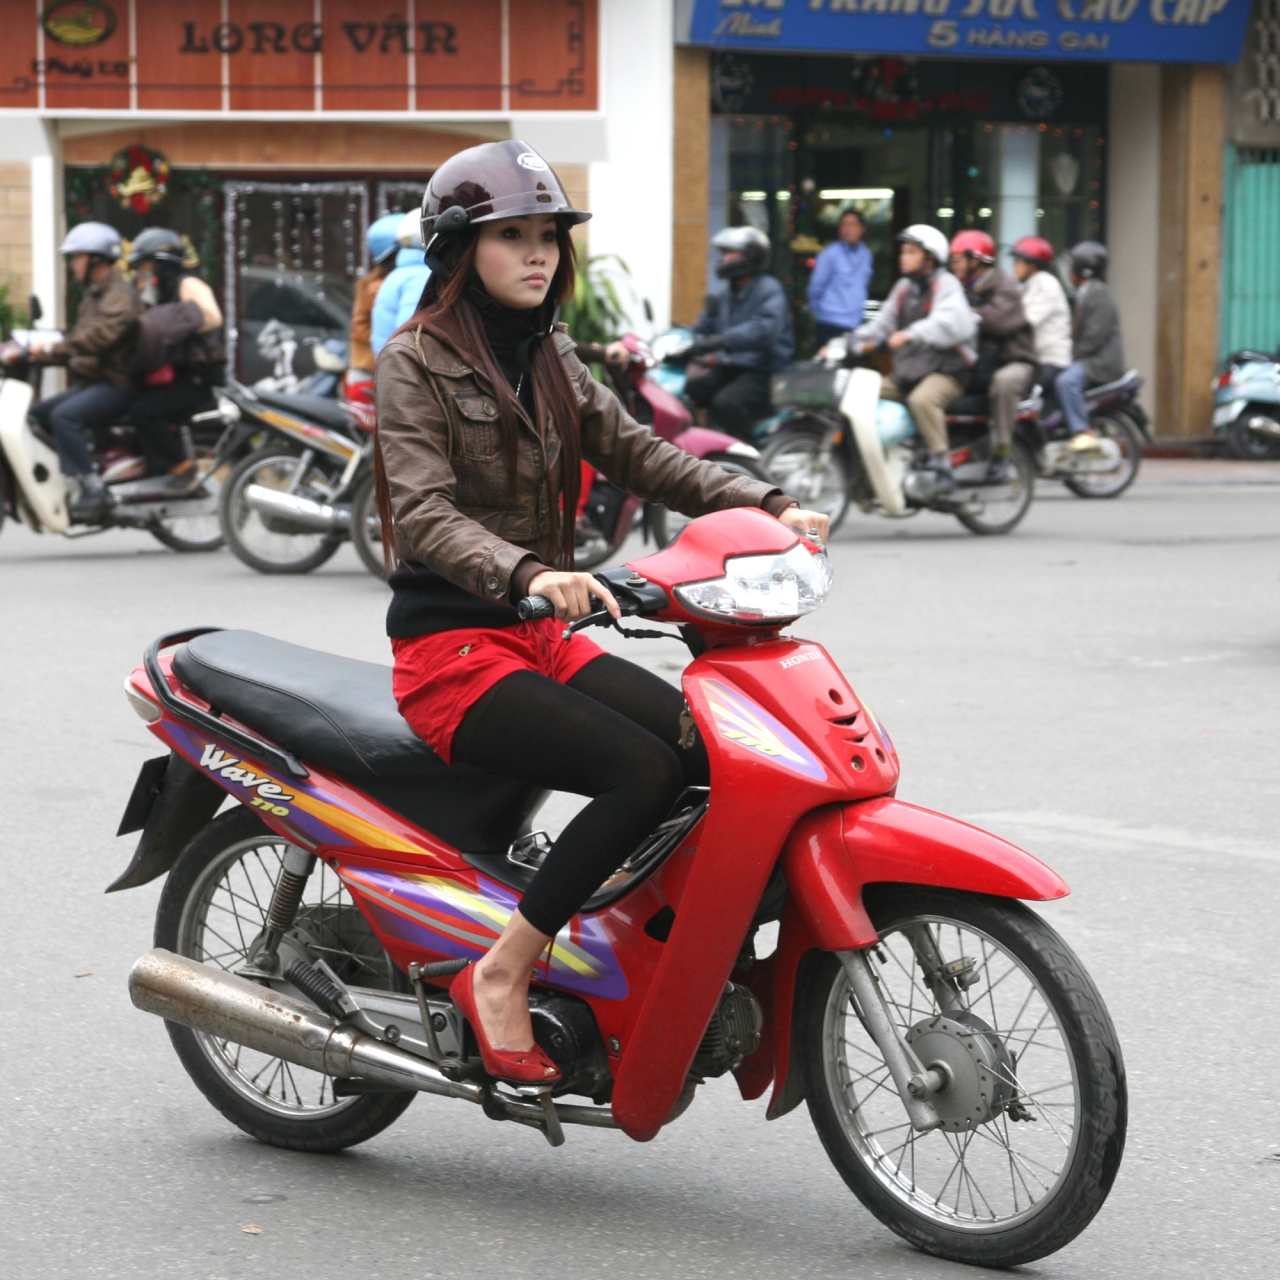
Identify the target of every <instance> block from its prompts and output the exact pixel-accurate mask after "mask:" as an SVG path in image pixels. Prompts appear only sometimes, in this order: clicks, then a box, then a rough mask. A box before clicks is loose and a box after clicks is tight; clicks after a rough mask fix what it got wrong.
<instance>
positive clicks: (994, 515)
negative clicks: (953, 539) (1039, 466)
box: [956, 440, 1036, 537]
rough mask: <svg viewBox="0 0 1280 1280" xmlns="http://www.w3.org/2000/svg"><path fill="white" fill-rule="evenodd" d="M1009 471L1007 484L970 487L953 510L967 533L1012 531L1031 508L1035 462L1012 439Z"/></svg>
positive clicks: (1022, 445)
mask: <svg viewBox="0 0 1280 1280" xmlns="http://www.w3.org/2000/svg"><path fill="white" fill-rule="evenodd" d="M1009 473H1010V474H1009V482H1008V483H1007V484H1003V485H993V486H991V487H990V488H985V487H984V488H979V489H976V490H974V496H973V497H972V498H971V499H970V500H969V501H968V502H966V503H965V505H964V506H962V507H960V508H959V509H958V510H957V511H956V519H957V520H959V521H960V523H961V524H962V525H964V527H965V528H966V529H968V530H969V531H970V532H971V533H980V534H983V535H985V536H988V537H993V536H995V535H998V534H1002V533H1012V532H1013V530H1014V529H1016V528H1017V527H1018V525H1019V524H1021V523H1022V517H1023V516H1025V515H1026V514H1027V512H1028V511H1029V510H1030V509H1031V499H1032V497H1034V495H1035V488H1036V464H1035V460H1034V459H1033V458H1032V456H1031V451H1030V450H1029V449H1028V448H1027V446H1026V445H1025V444H1023V443H1022V441H1021V440H1015V441H1014V442H1013V453H1012V454H1011V455H1010V458H1009Z"/></svg>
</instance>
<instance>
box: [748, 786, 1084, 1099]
mask: <svg viewBox="0 0 1280 1280" xmlns="http://www.w3.org/2000/svg"><path fill="white" fill-rule="evenodd" d="M782 869H783V874H784V875H785V876H786V879H787V895H788V899H787V910H786V912H785V913H784V915H783V919H782V927H781V930H780V932H779V936H778V949H777V951H776V953H775V955H774V956H773V957H772V959H773V974H772V979H773V990H772V993H771V994H772V998H771V1000H770V1014H771V1017H770V1019H769V1021H770V1023H771V1025H770V1026H767V1027H766V1029H765V1034H766V1036H767V1037H768V1039H769V1042H770V1043H769V1056H770V1058H771V1065H772V1069H773V1076H774V1091H773V1097H772V1099H771V1100H770V1103H769V1112H768V1114H769V1118H770V1119H771V1120H772V1119H776V1118H777V1117H778V1116H781V1115H785V1114H786V1112H787V1111H789V1110H791V1108H792V1107H794V1106H796V1105H797V1104H798V1103H799V1101H800V1100H801V1098H802V1097H803V1088H802V1087H801V1086H800V1084H799V1080H798V1078H796V1079H793V1078H791V1077H792V1074H793V1073H792V1072H791V1065H792V1062H791V1059H792V1052H791V1050H792V1044H793V1036H792V1024H793V1021H794V1019H793V1017H792V1013H793V1010H794V1005H795V991H796V983H797V977H798V975H799V972H800V967H801V965H802V963H803V960H804V956H805V955H806V954H807V952H809V951H811V950H814V949H817V950H821V951H852V950H855V949H857V948H859V947H867V946H870V945H871V944H872V943H874V942H875V941H876V940H877V938H878V937H879V935H878V934H877V932H876V928H875V925H874V924H872V922H871V918H870V916H869V915H868V914H867V911H866V907H865V906H864V905H863V900H862V894H863V889H864V888H865V887H866V886H867V885H869V884H886V883H887V884H919V885H930V886H934V887H937V888H945V889H960V890H963V891H965V892H969V893H985V894H991V895H993V896H996V897H1002V898H1022V899H1028V900H1031V901H1041V902H1043V901H1048V900H1050V899H1054V898H1062V897H1065V896H1066V895H1067V894H1068V893H1069V892H1070V889H1069V888H1068V886H1067V884H1066V882H1065V881H1064V880H1063V879H1062V877H1061V876H1059V875H1058V874H1057V873H1056V872H1055V871H1053V870H1052V869H1051V868H1049V867H1047V866H1046V865H1045V864H1044V863H1043V862H1041V861H1040V859H1039V858H1036V857H1034V856H1033V855H1032V854H1029V853H1027V852H1026V851H1025V850H1023V849H1019V848H1018V846H1017V845H1015V844H1011V843H1010V842H1009V841H1008V840H1003V839H1001V838H1000V837H999V836H996V835H992V834H991V833H990V832H987V831H983V830H981V829H980V828H978V827H974V826H970V825H969V823H967V822H961V821H960V820H959V819H958V818H949V817H947V816H946V815H945V814H941V813H935V812H933V811H932V810H931V809H922V808H920V807H919V806H917V805H913V804H907V803H906V802H905V801H903V800H897V799H893V798H891V797H888V796H882V797H878V798H876V799H874V800H863V801H859V802H857V803H855V804H847V805H827V806H825V807H824V808H822V809H817V810H814V811H813V812H812V813H810V814H808V815H807V816H806V817H805V818H804V819H802V820H801V821H800V822H799V823H797V825H796V827H795V830H794V831H793V832H792V834H791V837H790V839H789V840H788V841H787V845H786V848H785V849H784V851H783V855H782Z"/></svg>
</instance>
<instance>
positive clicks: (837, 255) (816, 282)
mask: <svg viewBox="0 0 1280 1280" xmlns="http://www.w3.org/2000/svg"><path fill="white" fill-rule="evenodd" d="M866 230H867V224H866V223H865V222H864V221H863V220H862V214H860V213H859V212H858V211H857V209H846V210H845V211H844V212H843V213H842V214H841V215H840V229H839V233H838V235H837V237H836V239H834V240H833V241H832V242H831V243H830V244H829V245H827V247H826V248H825V249H823V251H822V252H821V253H820V254H818V260H817V262H815V263H814V264H813V274H812V275H811V276H810V277H809V310H810V311H811V312H813V337H814V342H815V343H816V344H817V346H818V348H819V349H821V348H822V347H825V346H826V345H827V343H828V342H830V341H831V339H832V338H835V337H838V336H839V335H840V334H842V333H848V332H849V330H850V329H856V328H857V327H858V326H859V325H860V324H861V323H862V313H863V311H864V310H865V308H866V305H867V288H868V286H869V285H870V284H871V273H872V271H874V270H875V259H874V258H873V257H872V255H871V250H870V249H868V248H867V246H866V245H865V244H863V243H862V237H863V235H864V234H865V233H866Z"/></svg>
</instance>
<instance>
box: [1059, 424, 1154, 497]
mask: <svg viewBox="0 0 1280 1280" xmlns="http://www.w3.org/2000/svg"><path fill="white" fill-rule="evenodd" d="M1089 425H1090V426H1092V427H1093V429H1094V431H1095V432H1096V433H1097V434H1098V435H1100V436H1103V437H1104V438H1105V439H1108V440H1112V441H1114V442H1115V443H1116V445H1118V446H1119V449H1120V464H1119V466H1118V467H1117V468H1116V469H1115V471H1106V472H1099V473H1096V474H1095V473H1093V472H1088V471H1086V472H1083V473H1081V474H1080V475H1076V476H1069V477H1068V478H1067V479H1066V480H1064V481H1063V483H1064V484H1065V485H1066V486H1067V488H1068V489H1070V490H1071V492H1072V493H1074V494H1075V495H1076V497H1077V498H1118V497H1119V496H1120V495H1121V494H1122V493H1123V492H1124V491H1125V490H1126V489H1127V488H1128V487H1129V486H1130V485H1131V484H1132V483H1133V482H1134V481H1135V480H1136V479H1137V478H1138V468H1139V467H1140V466H1141V465H1142V436H1141V435H1140V434H1139V432H1138V428H1137V427H1135V426H1134V425H1133V423H1132V422H1131V421H1130V420H1129V419H1128V418H1127V417H1126V416H1125V415H1124V414H1122V413H1106V414H1099V415H1098V416H1097V417H1095V418H1093V419H1092V420H1091V422H1090V424H1089Z"/></svg>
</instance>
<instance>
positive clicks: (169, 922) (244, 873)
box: [155, 808, 415, 1151]
mask: <svg viewBox="0 0 1280 1280" xmlns="http://www.w3.org/2000/svg"><path fill="white" fill-rule="evenodd" d="M284 853H285V842H284V841H283V840H281V839H280V837H279V836H278V835H276V834H275V833H274V832H273V831H271V830H270V829H269V828H268V827H267V826H266V825H265V824H264V823H263V822H262V821H261V820H260V819H259V818H257V817H256V816H255V815H254V814H252V813H250V812H249V810H247V809H244V808H235V809H232V810H230V811H228V812H227V813H224V814H222V815H221V816H220V817H217V818H215V819H214V820H213V821H212V822H211V823H210V824H209V825H208V826H207V827H206V828H205V829H204V830H203V831H202V832H201V833H200V834H199V835H198V836H196V838H195V839H194V840H192V842H191V843H190V844H189V845H188V846H187V847H186V849H184V850H183V852H182V854H181V856H180V857H179V859H178V861H177V863H176V864H175V865H174V868H173V870H172V871H171V872H170V873H169V878H168V880H167V881H166V882H165V886H164V892H163V893H162V894H161V895H160V907H159V910H158V911H157V913H156V933H155V945H156V946H157V947H164V948H165V949H166V950H169V951H172V952H174V953H176V954H177V955H181V956H189V957H190V958H191V959H192V960H198V961H200V962H201V963H202V964H207V965H210V966H212V967H213V968H215V969H224V970H227V971H229V972H235V971H236V970H237V969H240V968H242V967H243V966H244V965H245V964H246V963H247V962H248V960H249V951H250V947H251V946H252V944H253V942H254V940H255V939H256V938H257V937H258V936H259V934H261V933H262V931H263V930H264V929H265V928H266V912H267V906H268V905H269V904H270V902H271V895H272V891H273V890H274V888H275V883H276V880H277V879H278V878H279V876H280V869H281V865H282V862H283V860H284ZM294 928H295V930H296V931H298V932H299V933H300V934H302V935H304V936H305V937H306V939H307V944H308V948H309V950H310V951H311V953H312V955H313V958H316V959H323V960H324V961H325V962H326V963H327V964H328V965H329V966H330V967H331V968H332V969H333V970H334V971H335V972H336V973H337V975H338V976H339V977H340V978H341V979H342V980H343V981H344V982H348V983H352V984H354V985H356V986H362V987H376V988H379V989H382V990H398V989H400V987H401V985H403V984H402V983H400V982H399V981H398V974H397V970H396V969H395V968H394V966H393V965H392V963H391V960H390V959H389V957H388V956H387V954H386V952H385V951H383V949H382V945H381V944H380V943H379V942H378V940H377V938H376V937H375V936H374V933H373V930H372V929H370V927H369V925H368V923H367V921H366V920H365V918H364V917H363V916H362V915H361V914H360V910H359V908H358V907H356V905H355V904H354V903H353V902H352V901H351V898H350V896H349V895H348V893H347V891H346V889H345V887H344V886H343V885H342V883H341V881H339V879H338V877H337V876H336V875H335V874H334V872H333V871H332V870H331V869H330V868H329V867H327V866H326V865H325V862H324V860H323V859H321V860H319V861H318V862H317V863H316V867H315V870H314V871H313V872H312V873H311V876H310V878H309V879H308V881H307V885H306V889H305V890H304V892H303V896H302V903H301V905H300V906H299V908H298V912H297V915H296V916H295V925H294ZM165 1026H166V1028H167V1029H168V1032H169V1039H170V1040H172V1041H173V1047H174V1049H175V1050H176V1051H177V1054H178V1057H179V1059H180V1060H181V1062H182V1065H183V1066H184V1067H185V1068H186V1071H187V1074H188V1075H189V1076H190V1077H191V1079H192V1080H193V1081H194V1082H195V1084H196V1087H197V1088H198V1089H199V1090H200V1092H201V1093H203V1094H204V1096H205V1097H206V1098H207V1099H208V1100H209V1101H210V1102H211V1103H212V1104H213V1105H214V1106H215V1107H216V1108H217V1109H218V1110H219V1111H220V1112H222V1114H223V1115H224V1116H226V1118H227V1119H228V1120H230V1121H231V1123H232V1124H234V1125H237V1126H238V1127H239V1128H241V1129H243V1130H244V1131H245V1133H248V1134H251V1135H252V1136H253V1137H255V1138H257V1139H258V1140H259V1141H260V1142H266V1143H269V1144H270V1145H271V1146H274V1147H288V1148H289V1149H291V1150H293V1151H341V1150H342V1149H343V1148H344V1147H350V1146H354V1145H355V1144H356V1143H358V1142H365V1141H367V1140H368V1139H369V1138H372V1137H373V1136H374V1135H375V1134H378V1133H381V1132H382V1130H383V1129H385V1128H386V1127H387V1126H388V1125H389V1124H391V1123H392V1122H393V1121H394V1120H396V1119H397V1118H398V1117H399V1116H400V1115H401V1114H402V1113H403V1111H404V1110H405V1108H406V1107H408V1105H409V1104H410V1103H411V1102H412V1101H413V1099H414V1096H415V1095H414V1094H413V1093H404V1092H397V1093H368V1094H357V1095H355V1096H353V1097H338V1096H337V1095H336V1094H335V1093H334V1087H333V1079H332V1077H330V1076H327V1075H324V1074H322V1073H321V1072H318V1071H311V1070H309V1069H308V1068H306V1067H300V1066H297V1065H296V1064H294V1063H290V1062H285V1061H284V1060H283V1059H281V1058H273V1057H271V1056H270V1054H266V1053H260V1052H258V1051H257V1050H256V1049H247V1048H245V1047H244V1046H243V1045H238V1044H233V1043H231V1042H230V1041H228V1040H221V1039H219V1038H218V1037H217V1036H213V1035H209V1034H206V1033H205V1032H202V1031H193V1030H192V1029H191V1028H190V1027H183V1026H179V1025H178V1024H177V1023H175V1022H166V1023H165Z"/></svg>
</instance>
